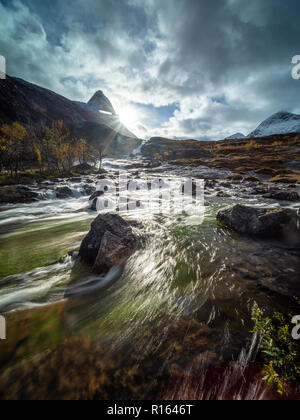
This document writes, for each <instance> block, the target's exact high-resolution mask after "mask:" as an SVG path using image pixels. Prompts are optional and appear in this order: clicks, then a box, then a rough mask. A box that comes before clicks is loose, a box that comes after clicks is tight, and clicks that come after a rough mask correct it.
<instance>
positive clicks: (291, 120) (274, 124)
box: [248, 111, 300, 137]
mask: <svg viewBox="0 0 300 420" xmlns="http://www.w3.org/2000/svg"><path fill="white" fill-rule="evenodd" d="M289 133H300V115H296V114H291V113H290V112H286V111H281V112H277V113H276V114H274V115H272V116H271V117H269V118H267V119H266V120H265V121H263V122H262V123H261V124H260V125H259V126H258V127H257V129H256V130H254V131H253V132H252V133H250V134H249V136H248V137H264V136H271V135H273V134H289Z"/></svg>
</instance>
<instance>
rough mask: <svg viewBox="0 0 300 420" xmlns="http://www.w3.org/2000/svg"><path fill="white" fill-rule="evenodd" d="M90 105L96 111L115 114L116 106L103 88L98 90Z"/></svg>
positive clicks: (89, 102)
mask: <svg viewBox="0 0 300 420" xmlns="http://www.w3.org/2000/svg"><path fill="white" fill-rule="evenodd" d="M87 104H88V106H89V107H90V108H91V109H92V110H93V111H95V112H100V111H104V112H110V113H111V114H114V115H115V113H116V112H115V110H114V107H113V106H112V104H111V102H110V100H109V99H108V98H107V96H105V95H104V93H103V92H102V90H98V91H97V92H96V93H95V94H94V95H93V97H92V98H91V99H90V100H89V101H88V103H87Z"/></svg>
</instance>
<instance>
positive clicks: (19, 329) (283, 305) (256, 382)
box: [0, 160, 300, 399]
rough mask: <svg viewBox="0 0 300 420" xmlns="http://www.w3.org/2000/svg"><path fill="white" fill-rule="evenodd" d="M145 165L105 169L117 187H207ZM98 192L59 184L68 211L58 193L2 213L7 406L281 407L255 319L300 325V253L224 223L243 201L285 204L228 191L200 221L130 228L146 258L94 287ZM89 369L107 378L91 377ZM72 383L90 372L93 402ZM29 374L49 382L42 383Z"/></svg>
mask: <svg viewBox="0 0 300 420" xmlns="http://www.w3.org/2000/svg"><path fill="white" fill-rule="evenodd" d="M139 163H140V162H138V161H137V160H135V161H126V160H123V161H112V160H106V161H105V162H104V167H105V169H106V170H107V171H108V173H109V174H110V175H111V176H112V177H114V176H116V171H119V170H123V171H124V170H126V171H127V172H128V173H129V177H132V178H134V177H135V176H136V175H137V174H136V171H137V170H139V175H138V176H139V179H143V178H147V180H149V179H155V178H158V177H159V178H162V177H164V178H165V179H168V180H170V179H172V178H176V179H177V178H178V177H190V176H195V175H196V176H198V177H199V176H201V173H203V174H204V176H205V169H202V172H201V171H200V173H198V174H196V173H195V170H190V169H184V168H178V167H177V168H175V167H172V168H171V167H169V166H168V165H165V166H163V167H160V168H154V169H153V168H147V167H142V168H141V169H136V167H137V166H138V164H139ZM87 182H88V183H89V185H91V186H96V185H97V182H98V181H97V179H95V177H93V176H85V177H82V179H81V180H80V181H78V182H74V181H73V182H71V181H69V180H68V181H62V182H61V183H60V184H59V186H68V187H70V188H71V189H72V191H73V193H74V197H73V198H68V199H64V200H58V199H56V198H55V194H54V193H53V189H52V186H51V185H48V184H47V183H45V184H44V185H43V186H41V185H39V186H32V188H33V189H34V190H36V191H38V192H40V193H43V194H44V195H45V199H44V200H42V201H38V202H35V203H32V204H27V205H18V206H16V205H9V206H3V207H2V208H1V209H0V313H1V314H2V315H4V316H5V317H6V319H7V340H6V341H2V342H1V343H0V350H1V351H0V369H1V372H2V373H3V375H4V376H3V377H4V379H3V380H2V386H4V385H5V386H6V387H7V386H11V387H12V389H11V390H10V394H9V395H10V396H15V397H20V396H21V397H22V396H23V397H24V398H25V397H34V395H37V396H39V395H40V396H41V397H42V396H43V393H44V394H47V395H44V396H45V397H49V398H51V397H57V396H60V397H65V396H66V397H71V398H72V397H74V398H76V397H80V398H90V397H91V398H120V399H122V398H136V399H137V398H146V399H147V398H167V399H172V398H174V399H216V398H218V399H223V398H224V399H225V398H232V399H264V398H266V397H269V398H270V395H272V397H274V398H276V396H274V395H273V394H272V392H271V391H270V390H268V389H267V388H266V385H265V384H264V383H263V382H262V380H261V377H260V375H258V373H259V372H260V370H261V365H260V361H259V360H258V359H257V358H256V352H257V347H258V344H259V343H258V338H257V337H255V336H253V334H252V333H251V332H250V331H251V329H252V328H253V323H252V321H251V314H252V309H253V307H254V306H258V307H260V308H263V309H264V312H265V313H266V314H271V313H273V312H274V310H279V311H281V312H284V313H289V312H291V311H292V312H295V311H297V303H296V301H295V300H294V299H292V298H291V297H290V296H289V295H288V293H286V290H285V284H288V283H289V282H291V281H292V280H294V279H295V278H299V275H300V268H299V252H298V251H297V250H295V249H294V248H293V247H292V246H290V245H289V244H285V243H282V242H277V241H274V240H267V239H257V238H256V239H255V238H249V237H245V236H241V235H239V234H237V233H234V232H231V231H229V230H228V229H225V228H223V227H222V226H220V225H219V224H218V223H217V221H216V213H217V211H218V210H219V209H220V208H222V207H224V206H226V205H229V204H233V203H238V202H241V201H242V202H243V203H245V204H250V205H255V206H260V207H264V206H273V207H279V206H282V205H283V204H282V203H281V204H280V203H276V202H274V201H273V200H267V199H266V200H264V201H262V199H261V198H260V197H258V196H252V195H248V196H247V194H246V193H244V197H243V199H241V197H240V195H241V194H240V189H241V185H239V184H235V185H233V184H232V185H231V186H230V187H224V188H223V189H222V191H225V192H226V193H227V194H224V195H225V197H218V196H217V191H215V190H214V189H213V188H212V189H211V190H210V189H208V190H207V191H206V195H205V206H204V208H203V214H201V217H200V216H199V214H188V215H186V214H180V215H179V214H167V213H164V214H153V212H151V213H150V212H147V211H145V210H143V209H141V211H140V212H135V213H134V215H133V214H131V213H128V214H123V216H124V217H127V218H129V219H134V220H138V222H139V223H138V227H136V228H135V229H136V233H137V235H140V236H141V237H142V238H143V246H142V247H140V248H139V249H138V250H137V251H136V253H135V254H134V255H133V256H132V257H131V258H130V259H129V261H128V263H127V264H126V267H125V268H124V271H123V272H122V273H120V275H118V276H117V277H116V278H115V279H114V280H113V281H110V279H109V278H106V279H105V278H104V279H103V278H97V277H95V276H92V274H91V273H90V270H89V269H88V268H87V267H85V266H84V265H83V264H82V263H81V262H80V261H79V260H78V258H76V251H77V250H78V249H79V246H80V243H81V240H82V239H83V238H84V236H85V235H86V233H87V231H88V230H89V226H90V223H91V222H92V220H93V219H94V218H95V217H96V214H95V212H92V211H90V210H88V209H87V204H88V197H86V196H85V195H83V194H82V188H83V185H84V184H86V183H87ZM246 189H247V187H246ZM141 201H142V200H141ZM291 207H293V208H300V204H299V203H296V204H295V203H294V204H293V205H291ZM74 252H75V253H74ZM105 281H106V283H105ZM97 282H104V286H105V287H103V288H102V289H101V290H99V291H98V292H97V293H93V294H89V295H87V296H85V297H81V298H76V297H75V298H66V296H68V290H70V286H74V285H78V284H80V285H81V286H83V287H84V286H85V285H89V284H91V283H93V284H95V283H97ZM273 284H275V285H276V287H275V286H274V287H273ZM278 285H279V286H278ZM66 293H67V294H66ZM298 298H299V296H298ZM299 310H300V309H299ZM299 310H298V312H299ZM295 313H297V312H295ZM49 352H50V353H49ZM51 352H52V353H51ZM61 352H64V354H65V357H64V358H63V357H62V355H61ZM49 354H51V356H49ZM91 354H92V356H91ZM48 357H49V360H48V359H47V358H48ZM89 358H91V359H92V361H91V363H93V364H94V365H97V363H98V362H99V363H100V362H101V363H102V364H100V366H98V367H94V368H92V366H90V365H89V362H88V360H89ZM67 359H68V360H67ZM47 360H48V361H47ZM72 361H73V362H74V364H75V366H76V367H75V368H74V366H73V367H72V366H70V364H71V365H72ZM26 363H28V366H27V367H24V366H26ZM47 363H49V366H51V369H52V370H54V371H56V372H57V373H56V375H57V376H58V378H56V381H57V382H55V385H54V382H53V378H52V376H51V375H52V374H50V373H49V372H48V373H47V374H46V373H45V372H44V370H43V366H47ZM20 366H21V367H20ZM15 369H16V372H18V374H15V375H17V376H14V370H15ZM18 369H21V371H20V372H21V373H20V372H19V371H18ZM74 369H75V370H76V371H77V369H79V370H82V369H86V372H82V375H84V376H85V377H86V379H85V380H86V381H87V384H88V385H86V386H85V388H87V387H88V389H89V390H87V389H85V391H83V388H84V384H85V380H83V381H82V386H79V385H75V383H76V381H77V382H80V381H81V380H82V378H81V379H80V374H79V372H78V371H77V372H76V374H74ZM31 370H32V371H34V372H37V370H38V371H39V372H40V373H39V374H36V375H37V376H38V377H37V378H36V379H35V380H32V379H31V380H32V383H31V380H30V377H31V378H32V376H30V375H29V374H28V372H30V371H31ZM7 372H9V373H7ZM28 375H29V376H28ZM48 376H49V378H48ZM13 378H14V379H13ZM16 378H17V379H16ZM212 378H213V379H214V380H213V379H212ZM12 381H15V382H17V383H18V382H22V381H23V384H22V383H20V384H19V385H16V384H15V382H14V385H12ZM65 382H67V383H68V384H66V383H65ZM42 383H43V384H45V383H47V384H48V385H47V389H46V388H45V389H43V390H42V385H41V384H42ZM58 383H59V384H60V385H58ZM61 383H63V385H62V384H61ZM72 383H73V386H72ZM25 384H27V385H25ZM39 384H40V385H39ZM51 384H52V385H51ZM44 386H45V387H46V385H44ZM25 388H26V389H25ZM0 389H1V380H0ZM29 389H31V391H29ZM30 392H31V394H30ZM270 393H271V394H270ZM33 394H34V395H33Z"/></svg>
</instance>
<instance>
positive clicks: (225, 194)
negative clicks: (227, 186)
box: [216, 191, 231, 198]
mask: <svg viewBox="0 0 300 420" xmlns="http://www.w3.org/2000/svg"><path fill="white" fill-rule="evenodd" d="M216 197H220V198H229V197H231V195H230V194H228V193H226V192H224V191H219V192H218V193H217V195H216Z"/></svg>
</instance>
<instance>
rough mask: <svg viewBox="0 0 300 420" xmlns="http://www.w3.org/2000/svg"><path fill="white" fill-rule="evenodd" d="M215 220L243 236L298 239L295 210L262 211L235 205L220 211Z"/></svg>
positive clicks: (262, 209) (297, 223) (297, 221)
mask: <svg viewBox="0 0 300 420" xmlns="http://www.w3.org/2000/svg"><path fill="white" fill-rule="evenodd" d="M217 220H218V221H219V222H221V223H223V224H224V225H225V226H227V227H229V228H231V229H233V230H235V231H237V232H239V233H244V234H249V235H258V236H270V237H275V236H280V235H282V234H286V235H292V236H293V238H295V236H297V238H298V237H299V215H298V213H297V211H296V210H289V209H264V208H255V207H248V206H243V205H240V204H237V205H235V206H232V207H229V208H226V209H224V210H220V211H219V213H218V214H217Z"/></svg>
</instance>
